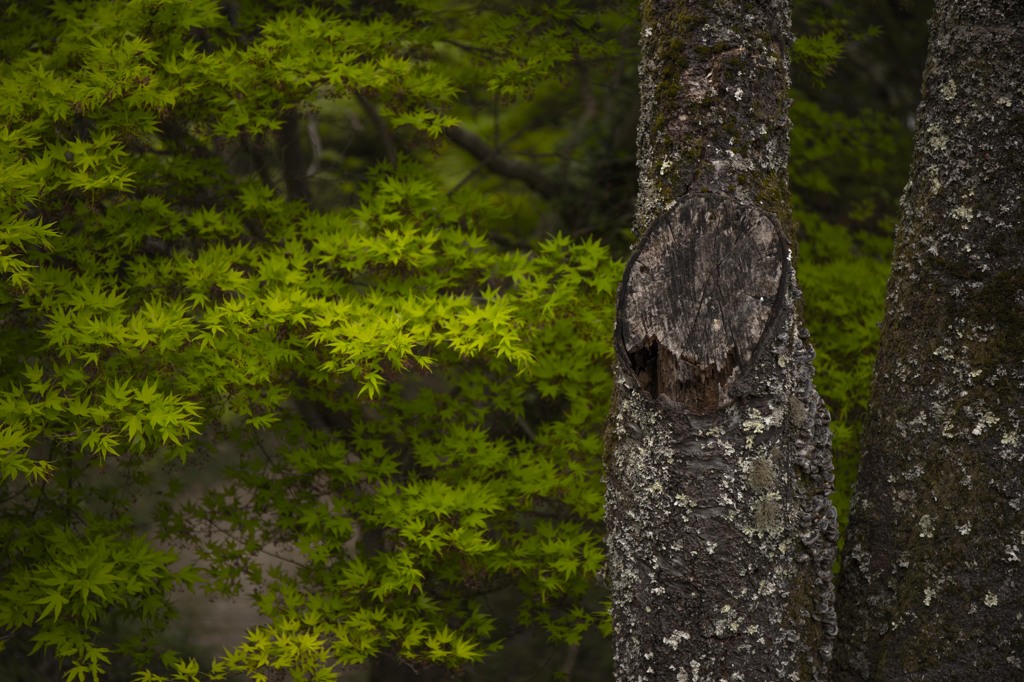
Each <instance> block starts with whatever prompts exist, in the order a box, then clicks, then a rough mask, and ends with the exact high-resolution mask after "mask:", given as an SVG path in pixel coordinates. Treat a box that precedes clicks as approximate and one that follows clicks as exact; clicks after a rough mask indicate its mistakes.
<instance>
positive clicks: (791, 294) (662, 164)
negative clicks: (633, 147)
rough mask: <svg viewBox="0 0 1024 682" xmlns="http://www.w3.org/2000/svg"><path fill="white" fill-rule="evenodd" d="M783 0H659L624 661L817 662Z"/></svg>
mask: <svg viewBox="0 0 1024 682" xmlns="http://www.w3.org/2000/svg"><path fill="white" fill-rule="evenodd" d="M789 10H790V8H789V3H788V2H787V1H784V0H769V1H767V2H762V3H756V4H751V3H744V2H721V1H719V2H711V1H710V0H705V1H703V2H687V3H677V2H671V1H669V0H647V1H646V2H645V3H644V5H643V12H642V17H643V19H642V25H641V34H642V35H641V77H640V81H641V116H640V127H639V131H638V165H639V170H640V192H639V196H638V201H637V217H636V231H637V234H638V235H639V236H642V239H641V241H640V242H639V243H638V245H637V246H636V247H635V252H634V254H633V257H632V258H631V260H630V264H629V266H628V267H627V274H626V276H625V278H624V281H623V285H622V288H621V289H620V299H619V311H618V315H617V323H616V348H617V351H618V353H617V357H618V361H617V365H616V388H615V394H614V397H613V406H612V412H611V415H610V417H609V424H608V434H607V439H606V440H607V444H608V447H607V457H606V481H607V491H608V492H607V496H606V518H607V524H608V556H609V566H608V570H609V574H610V576H611V584H612V598H613V620H614V627H615V647H616V654H615V656H616V663H615V666H616V679H618V680H622V681H623V682H625V681H626V680H628V681H629V682H641V681H648V680H650V681H654V680H656V681H659V682H660V681H661V680H666V681H671V682H679V681H685V682H701V681H704V680H715V681H717V680H720V679H727V680H731V679H746V680H760V679H765V680H767V679H772V680H774V679H791V680H818V679H823V674H824V671H825V668H826V666H827V661H828V659H829V656H830V653H831V641H832V637H833V636H834V634H835V616H834V611H833V608H832V603H833V595H832V585H831V566H832V563H833V560H834V545H835V540H836V525H835V511H834V509H833V508H832V505H831V503H830V502H829V499H828V494H829V493H830V492H831V490H832V466H831V457H830V435H829V430H828V413H827V411H826V410H825V408H824V406H823V404H822V401H821V398H820V397H819V396H818V394H817V392H816V391H815V390H814V386H813V383H812V377H813V372H814V370H813V366H812V358H813V351H812V350H811V348H810V345H809V344H808V341H807V334H806V332H805V331H804V330H803V327H802V325H801V323H800V320H799V317H798V312H797V311H798V309H799V300H800V291H799V288H798V287H797V284H796V278H795V273H794V271H793V267H792V259H793V252H792V239H793V234H794V233H793V229H792V221H791V218H790V213H789V208H788V190H787V186H786V180H785V178H786V165H787V161H788V154H789V137H788V130H789V129H788V125H789V124H788V117H787V115H788V103H789V102H788V86H789V80H788V49H789V44H790V42H791V35H790V27H789Z"/></svg>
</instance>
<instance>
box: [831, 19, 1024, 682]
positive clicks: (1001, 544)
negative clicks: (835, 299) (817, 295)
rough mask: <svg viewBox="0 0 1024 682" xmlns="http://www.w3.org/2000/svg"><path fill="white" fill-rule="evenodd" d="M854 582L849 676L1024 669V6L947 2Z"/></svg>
mask: <svg viewBox="0 0 1024 682" xmlns="http://www.w3.org/2000/svg"><path fill="white" fill-rule="evenodd" d="M918 121H919V122H918V127H917V134H916V139H915V153H914V161H913V164H912V168H911V182H910V183H909V184H908V185H907V189H906V192H905V195H904V199H903V215H902V219H901V222H900V224H899V226H898V228H897V231H896V242H895V251H894V256H893V272H892V277H891V279H890V283H889V294H888V298H887V302H886V317H885V322H884V325H883V330H882V343H881V349H880V352H879V356H878V360H877V365H876V369H875V385H874V390H873V397H872V402H871V411H870V416H869V423H868V425H867V428H866V430H865V435H864V440H863V443H864V455H863V460H862V463H861V469H860V473H859V477H858V482H857V491H856V495H855V498H854V501H853V506H852V510H851V515H850V526H849V535H848V539H847V543H846V547H845V550H844V556H843V573H842V580H841V585H840V608H839V622H840V632H841V634H840V642H839V645H838V653H837V660H836V671H837V675H836V677H837V679H839V680H887V681H888V680H936V681H939V680H942V681H946V680H980V679H991V680H1020V679H1024V563H1022V561H1024V515H1022V509H1024V464H1022V460H1024V450H1022V444H1024V434H1022V433H1021V422H1022V420H1024V398H1022V396H1024V393H1022V391H1024V199H1022V196H1021V195H1022V191H1024V190H1022V184H1024V5H1022V4H1021V3H1020V2H1019V0H939V1H938V2H937V3H936V8H935V14H934V18H933V20H932V26H931V40H930V44H929V55H928V62H927V65H926V71H925V76H924V88H923V98H922V103H921V107H920V110H919V117H918Z"/></svg>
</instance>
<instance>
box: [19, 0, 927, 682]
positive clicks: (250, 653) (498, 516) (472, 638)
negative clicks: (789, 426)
mask: <svg viewBox="0 0 1024 682" xmlns="http://www.w3.org/2000/svg"><path fill="white" fill-rule="evenodd" d="M805 4H806V3H805ZM812 4H813V3H812ZM632 5H633V3H627V2H612V3H609V2H582V1H581V2H569V1H568V0H555V1H553V2H543V1H541V0H504V1H502V0H499V1H495V2H486V3H484V2H479V1H477V0H464V1H462V2H454V1H452V0H383V1H380V2H368V1H365V0H363V1H360V0H349V1H339V2H329V1H327V0H321V1H316V2H303V3H296V2H294V0H278V1H272V0H264V1H261V2H253V1H248V0H245V1H239V0H233V1H227V2H215V1H213V0H187V1H186V0H111V1H110V2H103V3H87V2H65V1H58V2H54V3H51V4H48V5H42V4H40V3H6V4H4V5H3V10H2V11H3V12H4V20H3V21H2V22H0V218H2V221H3V227H2V228H0V274H2V285H0V317H2V321H3V325H2V332H0V358H2V362H0V512H2V513H0V542H2V544H3V546H4V548H5V550H6V551H5V553H4V555H3V556H2V557H0V647H3V648H4V649H5V651H3V652H2V653H0V671H2V672H3V673H4V674H6V675H7V676H8V677H13V678H15V679H17V676H18V675H21V676H22V679H39V678H40V677H48V678H54V679H56V678H58V677H59V678H61V679H65V680H69V681H72V680H93V679H100V677H101V676H103V675H104V673H106V674H107V676H108V678H114V677H117V678H119V679H124V678H126V677H133V678H134V679H139V680H161V679H174V680H198V679H230V678H231V676H232V675H235V676H239V675H241V676H244V677H246V678H252V679H264V677H265V676H268V675H272V674H273V673H274V671H276V670H290V671H291V672H292V674H293V675H294V676H295V677H296V678H297V679H325V680H326V679H334V677H335V674H336V673H337V672H338V671H341V670H346V669H348V668H350V667H352V666H355V665H357V664H360V663H363V662H366V661H369V662H371V663H372V665H373V669H374V671H375V672H374V675H375V677H374V679H385V678H387V679H388V681H389V682H394V681H395V680H396V679H398V676H401V677H403V678H416V677H417V676H419V678H421V679H442V678H443V677H444V676H445V675H446V674H448V673H447V672H446V671H462V672H463V673H466V674H470V675H475V674H478V673H479V674H480V675H483V674H486V672H487V671H488V666H489V665H492V664H491V663H490V661H492V660H498V657H499V656H501V655H503V654H501V653H500V652H499V650H500V649H501V648H502V647H505V646H513V645H514V646H518V644H517V642H519V641H521V640H523V639H524V638H532V639H531V641H533V642H540V643H539V644H531V645H530V646H534V647H541V648H545V647H546V650H547V651H548V652H549V653H550V652H551V651H554V652H556V654H554V655H557V652H560V651H568V652H569V653H570V654H571V655H570V656H568V657H567V658H566V662H563V663H562V664H561V665H559V664H558V663H557V662H555V663H551V664H549V663H547V662H537V663H536V666H535V667H533V668H531V669H529V670H526V669H524V670H523V672H522V675H523V676H530V675H534V676H536V675H551V674H554V675H556V676H557V675H565V676H567V675H569V674H571V672H572V665H576V666H577V667H576V669H577V670H582V669H584V668H586V666H587V665H588V663H587V662H586V661H581V662H576V658H575V657H576V653H575V652H578V648H576V647H578V645H579V643H580V642H581V641H585V642H586V641H591V642H592V641H595V638H596V637H597V635H598V633H601V632H604V633H607V629H608V622H607V609H606V605H605V604H604V603H603V599H604V593H603V589H602V587H601V581H600V571H601V566H602V562H603V548H602V537H603V527H602V520H601V519H602V509H601V504H602V486H601V482H600V477H601V454H602V444H601V440H600V434H601V431H602V423H603V420H604V418H605V413H606V410H607V407H608V395H609V392H610V362H611V344H610V337H611V320H612V314H613V305H614V303H613V300H614V292H615V287H616V286H617V282H618V279H619V275H620V273H621V267H622V263H621V260H619V259H621V258H622V257H624V256H625V254H626V252H627V251H626V249H627V245H628V243H629V241H630V232H629V227H630V225H631V215H632V201H633V197H634V196H635V187H636V178H635V171H634V166H633V153H634V149H633V144H634V142H633V141H634V139H635V127H636V105H637V102H636V99H637V95H636V75H635V69H636V60H637V55H636V47H635V45H636V32H637V28H636V11H635V8H634V7H633V6H632ZM805 9H806V8H805ZM799 11H800V10H799V7H798V16H801V15H800V14H799ZM808 12H809V10H808ZM807 16H810V14H807ZM844 21H848V20H847V19H842V18H841V17H840V18H838V19H837V18H835V17H829V16H818V15H815V18H814V20H813V21H812V22H810V23H807V24H806V25H803V26H801V25H800V23H799V22H798V30H800V31H801V36H802V38H801V40H800V41H798V43H797V47H796V48H795V61H796V63H797V64H798V66H799V67H800V68H801V69H804V72H803V73H805V74H807V75H808V77H809V78H811V81H812V84H813V85H812V86H811V87H804V86H801V81H800V78H799V75H798V78H797V84H798V86H799V88H800V89H798V90H797V91H796V92H795V104H794V108H793V120H794V130H793V163H792V187H793V191H794V209H795V214H796V216H797V218H798V220H799V222H800V224H801V230H802V232H801V237H802V242H801V257H800V261H799V263H800V264H799V267H800V278H801V282H802V285H803V287H804V290H805V318H806V320H807V322H808V325H809V326H810V328H811V330H812V333H813V342H814V344H815V347H816V349H817V351H818V367H819V381H818V383H819V390H820V391H821V392H822V394H823V395H824V396H825V398H826V400H827V402H828V404H829V406H830V408H831V409H832V411H833V414H834V416H835V421H834V424H833V429H834V432H835V434H836V446H837V453H838V455H839V457H840V461H843V462H847V463H850V462H853V461H854V460H855V452H856V442H857V437H858V434H859V428H860V426H859V424H860V423H861V420H862V419H863V414H864V409H865V407H866V400H867V386H868V377H869V376H870V371H871V364H872V358H873V352H874V344H875V343H876V342H877V329H876V327H875V323H876V322H878V321H879V320H880V311H881V297H882V292H883V289H884V284H883V283H884V280H885V276H886V272H887V253H888V251H887V250H888V246H887V243H888V235H889V230H890V226H891V224H892V214H893V212H894V210H895V208H894V203H895V198H896V194H897V193H898V189H899V185H900V184H901V180H900V179H899V178H900V176H901V174H902V173H903V170H904V167H903V166H902V165H901V164H903V163H904V161H905V159H904V156H905V153H906V150H907V148H908V143H907V139H908V138H909V136H908V135H907V134H906V131H905V130H904V129H903V128H902V127H901V126H900V125H898V124H894V123H893V122H892V121H891V120H890V119H886V118H884V117H881V116H878V115H874V114H868V113H864V114H855V115H851V114H849V113H836V112H829V111H826V110H824V109H823V108H822V107H821V106H819V105H818V104H815V101H817V100H816V99H815V97H816V96H817V93H818V92H819V91H817V90H815V88H816V87H817V86H818V84H820V83H823V82H824V83H827V76H828V74H829V73H831V72H832V71H833V70H834V69H835V65H836V63H837V62H836V60H837V59H839V57H840V54H841V52H842V50H843V49H844V46H846V45H848V44H849V41H850V40H853V39H860V38H862V37H863V36H861V35H860V34H853V33H851V31H850V30H849V28H848V26H847V24H846V23H844ZM865 35H866V34H865ZM858 36H860V37H858ZM843 458H845V459H843ZM844 472H845V473H844ZM840 474H841V475H840V490H839V493H837V500H839V499H841V498H842V496H843V495H845V494H847V493H846V492H845V491H847V490H848V487H844V486H846V485H847V483H848V481H847V479H848V478H849V476H850V474H849V468H847V469H843V467H842V465H841V466H840ZM844 476H845V477H846V478H843V477H844ZM179 557H194V559H189V560H187V561H185V560H181V559H179ZM183 589H187V590H192V591H196V592H198V593H201V594H202V593H205V594H208V595H210V596H211V597H234V596H243V597H245V598H247V599H249V600H250V601H251V602H252V603H253V604H255V605H256V606H257V607H258V609H259V612H260V614H261V616H262V618H261V620H260V621H259V622H254V623H253V624H252V627H251V628H250V630H249V632H248V634H247V636H246V637H245V638H244V641H242V642H241V643H237V645H236V644H235V643H232V642H228V643H226V644H227V645H228V648H227V649H226V650H224V651H223V652H222V653H221V654H219V655H218V656H216V657H215V658H214V659H213V660H212V661H210V660H205V659H204V660H202V661H199V660H195V659H194V658H193V656H194V655H195V656H198V653H196V652H194V651H186V652H185V653H178V652H176V651H175V650H173V648H172V646H171V645H170V644H169V639H168V637H169V636H170V637H173V638H174V640H175V642H176V643H175V646H178V645H179V644H180V646H182V647H187V646H188V642H187V641H180V642H179V640H180V639H181V637H180V631H178V630H175V628H176V627H178V626H176V625H175V623H176V622H177V621H176V617H177V616H176V597H175V594H176V593H177V592H180V591H181V590H183ZM545 642H547V644H545ZM30 652H31V653H30ZM26 656H27V657H28V658H25V657H26ZM545 656H549V654H545ZM606 656H607V651H606V649H602V651H601V652H600V654H599V655H595V657H596V658H600V659H601V660H604V658H602V657H606ZM518 658H519V660H517V661H515V665H516V666H518V667H520V668H522V667H523V666H527V665H532V664H533V663H534V662H533V661H531V660H530V657H529V656H525V657H524V656H519V657H518ZM504 660H507V659H504ZM545 660H547V659H545ZM389 661H392V662H394V661H398V662H400V667H399V668H397V670H400V671H401V673H400V675H399V673H393V674H392V673H381V672H379V671H381V670H391V671H394V670H396V668H394V667H392V668H387V665H389V663H388V662H389ZM502 665H507V664H505V663H503V664H502ZM589 665H591V667H592V669H593V670H594V671H596V672H593V673H592V674H593V676H594V678H595V679H597V678H600V677H601V676H602V674H603V673H602V668H601V665H602V664H601V663H599V662H598V663H593V662H591V663H589ZM545 666H546V667H545ZM567 666H568V667H567ZM558 670H561V672H556V671H558ZM474 671H476V672H474ZM481 671H482V672H481ZM567 671H568V672H567ZM604 674H605V675H606V674H607V673H604ZM389 675H391V677H389ZM303 676H305V677H303Z"/></svg>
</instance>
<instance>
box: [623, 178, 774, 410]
mask: <svg viewBox="0 0 1024 682" xmlns="http://www.w3.org/2000/svg"><path fill="white" fill-rule="evenodd" d="M788 255H789V248H788V246H787V245H786V243H785V240H784V239H783V237H782V235H781V233H780V232H779V230H778V228H777V227H776V226H775V223H774V221H773V220H772V218H771V217H770V216H768V215H767V214H765V213H763V212H762V211H760V210H758V209H757V208H756V207H751V206H749V205H745V204H742V203H740V202H738V201H736V200H735V199H732V198H730V197H726V196H715V195H703V194H699V195H691V196H689V197H687V198H686V200H685V201H683V202H681V203H680V205H679V206H677V207H676V208H674V209H673V210H672V211H670V212H668V213H666V214H665V215H664V216H663V217H662V218H661V219H659V220H658V221H657V222H656V223H655V224H654V225H653V226H652V227H651V229H650V230H648V232H647V234H646V235H644V238H643V239H642V240H641V241H640V244H639V245H638V246H637V247H636V248H635V249H634V251H633V256H632V258H630V261H629V264H628V265H627V266H626V273H625V275H624V276H623V280H622V287H621V289H620V292H619V317H618V320H617V327H616V329H617V333H618V337H617V339H616V342H617V343H616V346H617V349H618V351H619V353H620V355H622V356H623V357H622V360H623V364H624V365H627V366H629V367H631V369H632V370H633V372H634V373H635V374H636V375H637V378H638V382H639V384H640V387H641V388H642V389H643V390H645V391H646V392H647V393H648V394H650V395H652V396H654V397H661V396H665V397H666V398H668V399H671V400H673V401H675V402H678V403H681V404H683V405H684V406H685V407H686V408H687V409H688V410H689V411H691V412H694V413H696V414H708V413H710V412H712V411H714V410H716V409H718V408H720V407H723V406H724V405H727V404H729V403H730V402H732V401H733V400H734V398H735V396H730V389H731V388H732V387H733V386H734V385H735V384H736V382H737V381H738V380H739V379H740V377H741V376H742V375H743V370H744V368H745V367H748V366H749V365H750V361H751V359H752V358H753V357H754V356H755V355H756V353H757V351H758V349H759V348H760V347H761V345H762V343H761V342H762V339H763V338H764V337H765V335H766V334H769V333H770V332H771V331H772V329H773V325H772V322H774V320H775V319H776V318H777V317H778V315H777V312H778V309H779V306H780V305H781V303H782V298H783V296H784V294H785V292H786V281H787V280H788V276H787V275H788V271H789V261H788Z"/></svg>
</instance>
